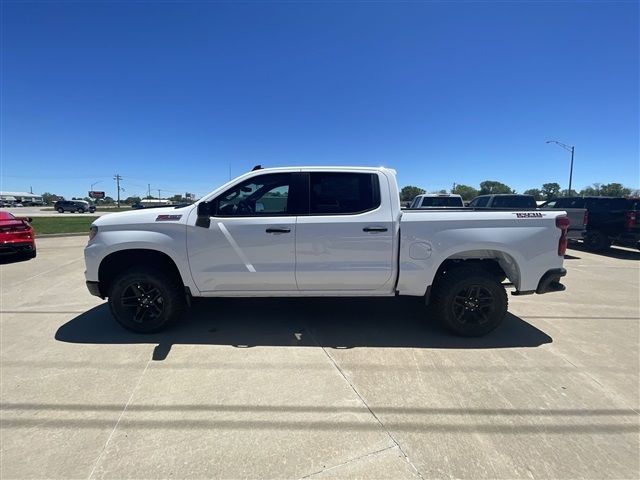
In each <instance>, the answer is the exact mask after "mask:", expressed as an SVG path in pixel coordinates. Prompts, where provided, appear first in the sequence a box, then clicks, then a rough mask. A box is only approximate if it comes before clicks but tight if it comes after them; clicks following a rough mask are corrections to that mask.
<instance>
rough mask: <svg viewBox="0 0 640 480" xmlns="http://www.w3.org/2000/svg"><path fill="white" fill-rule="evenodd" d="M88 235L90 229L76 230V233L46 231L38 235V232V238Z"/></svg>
mask: <svg viewBox="0 0 640 480" xmlns="http://www.w3.org/2000/svg"><path fill="white" fill-rule="evenodd" d="M82 236H84V237H88V236H89V231H88V230H87V231H86V232H74V233H44V234H42V235H38V232H36V240H38V239H39V238H59V237H82Z"/></svg>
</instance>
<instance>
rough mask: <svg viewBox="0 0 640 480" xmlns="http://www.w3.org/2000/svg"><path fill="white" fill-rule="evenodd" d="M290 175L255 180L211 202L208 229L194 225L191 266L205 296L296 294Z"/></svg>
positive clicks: (274, 174) (190, 242) (256, 178)
mask: <svg viewBox="0 0 640 480" xmlns="http://www.w3.org/2000/svg"><path fill="white" fill-rule="evenodd" d="M292 175H293V174H291V173H268V174H263V175H258V176H255V177H252V178H250V179H248V180H245V181H244V182H241V183H239V184H238V185H235V186H233V187H231V188H230V189H228V190H227V191H225V192H224V193H222V194H220V195H219V196H218V197H216V198H215V199H213V200H211V202H210V209H211V218H210V222H209V226H208V228H205V227H199V226H196V225H195V220H193V221H190V222H189V223H190V226H189V227H188V228H189V232H188V235H187V242H188V245H187V247H188V252H189V265H190V267H191V272H192V276H193V279H194V281H195V283H196V285H197V287H198V289H199V290H200V291H202V292H215V291H224V292H239V293H241V292H257V291H288V290H294V291H295V290H296V289H297V287H296V280H295V238H296V237H295V236H296V216H295V213H293V212H292V208H291V204H290V202H289V199H290V195H289V194H290V186H291V178H292Z"/></svg>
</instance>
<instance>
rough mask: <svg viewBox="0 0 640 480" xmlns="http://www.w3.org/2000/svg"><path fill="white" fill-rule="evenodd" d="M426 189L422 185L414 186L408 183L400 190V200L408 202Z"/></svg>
mask: <svg viewBox="0 0 640 480" xmlns="http://www.w3.org/2000/svg"><path fill="white" fill-rule="evenodd" d="M423 193H425V191H424V190H423V189H422V188H420V187H414V186H413V185H407V186H406V187H402V190H400V201H401V202H408V201H411V200H413V199H414V198H415V197H417V196H418V195H422V194H423Z"/></svg>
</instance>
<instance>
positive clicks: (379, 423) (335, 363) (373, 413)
mask: <svg viewBox="0 0 640 480" xmlns="http://www.w3.org/2000/svg"><path fill="white" fill-rule="evenodd" d="M306 330H307V331H308V332H309V335H310V336H311V338H312V339H313V341H314V342H315V343H316V345H318V346H319V347H320V348H321V349H322V351H323V352H324V354H325V355H326V356H327V358H328V359H329V361H330V362H331V363H332V364H333V366H334V367H335V369H336V370H337V371H338V373H340V375H342V378H344V380H345V382H347V384H348V385H349V386H350V387H351V389H352V390H353V392H354V393H355V394H356V396H357V397H358V398H359V399H360V401H361V402H362V404H363V405H364V406H365V407H366V408H367V410H369V413H370V414H371V415H372V416H373V418H375V420H376V422H377V423H378V425H379V426H380V428H382V430H384V432H385V433H386V434H387V435H388V436H389V438H390V439H391V441H392V442H393V446H395V447H398V450H399V451H400V453H401V454H402V456H403V457H404V459H405V461H406V462H407V463H408V464H409V466H411V468H412V469H413V470H414V472H415V473H416V475H418V477H420V478H421V479H424V477H423V476H422V474H421V473H420V471H419V470H418V468H417V467H416V466H415V465H414V464H413V462H412V461H411V459H410V458H409V456H408V455H407V454H406V453H405V451H404V450H403V449H402V447H401V446H400V444H399V443H398V441H397V440H396V439H395V437H394V436H393V434H392V433H391V432H390V431H389V429H388V428H387V427H386V426H385V424H384V423H383V422H382V420H380V418H379V417H378V416H377V415H376V414H375V412H374V411H373V410H372V409H371V407H370V406H369V404H368V403H367V402H366V400H365V399H364V397H363V396H362V395H361V394H360V392H358V389H357V388H356V387H355V385H354V384H353V383H352V382H351V381H350V380H349V378H348V377H347V375H346V374H345V373H344V371H343V370H342V369H341V368H340V366H339V365H338V364H337V362H336V361H335V360H334V358H333V357H332V356H331V354H330V353H329V352H328V351H327V349H326V348H325V347H324V345H322V344H321V343H320V342H319V341H318V339H317V338H316V337H315V335H314V334H313V331H312V330H311V329H310V328H307V329H306ZM393 446H392V447H393ZM392 447H390V448H392ZM385 450H386V449H385Z"/></svg>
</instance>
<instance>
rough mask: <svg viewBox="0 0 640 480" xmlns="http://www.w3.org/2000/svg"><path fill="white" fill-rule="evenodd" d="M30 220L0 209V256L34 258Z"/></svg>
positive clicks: (34, 246)
mask: <svg viewBox="0 0 640 480" xmlns="http://www.w3.org/2000/svg"><path fill="white" fill-rule="evenodd" d="M30 221H31V219H30V218H16V217H14V216H13V215H12V214H10V213H9V212H1V211H0V258H5V257H8V256H11V257H21V258H24V259H29V258H35V256H36V240H35V233H34V231H33V228H32V227H31V224H30V223H29V222H30Z"/></svg>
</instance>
